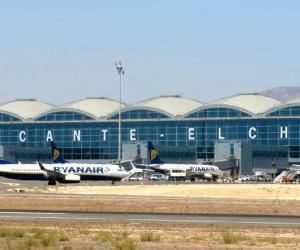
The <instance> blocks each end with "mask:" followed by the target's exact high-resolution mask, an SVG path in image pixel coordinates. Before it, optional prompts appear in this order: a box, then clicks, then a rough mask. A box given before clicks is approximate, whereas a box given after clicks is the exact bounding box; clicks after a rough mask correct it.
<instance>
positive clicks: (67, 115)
mask: <svg viewBox="0 0 300 250" xmlns="http://www.w3.org/2000/svg"><path fill="white" fill-rule="evenodd" d="M92 119H93V118H92V117H90V116H87V115H85V114H82V113H78V112H73V111H59V112H53V113H48V114H46V115H44V116H41V117H39V118H37V119H36V120H37V121H82V120H92Z"/></svg>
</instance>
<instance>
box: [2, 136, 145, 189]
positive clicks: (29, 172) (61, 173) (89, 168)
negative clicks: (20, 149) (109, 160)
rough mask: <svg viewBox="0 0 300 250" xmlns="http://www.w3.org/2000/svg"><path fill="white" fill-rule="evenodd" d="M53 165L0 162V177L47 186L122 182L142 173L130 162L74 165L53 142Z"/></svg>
mask: <svg viewBox="0 0 300 250" xmlns="http://www.w3.org/2000/svg"><path fill="white" fill-rule="evenodd" d="M51 148H52V156H53V163H52V164H42V163H41V162H39V161H38V162H37V163H36V164H21V163H20V164H13V163H10V162H7V161H0V175H1V176H4V177H8V178H14V179H25V180H48V184H49V185H55V184H56V181H58V182H62V183H74V182H75V183H76V182H80V180H117V181H118V180H122V179H126V178H129V177H130V176H132V175H134V174H137V173H140V172H142V170H141V169H137V168H135V166H134V165H133V163H132V162H131V161H125V162H121V164H120V165H119V164H98V163H74V162H68V161H66V160H65V159H64V158H63V156H62V155H61V150H60V149H58V148H57V147H56V145H55V143H54V142H51Z"/></svg>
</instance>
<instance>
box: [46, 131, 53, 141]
mask: <svg viewBox="0 0 300 250" xmlns="http://www.w3.org/2000/svg"><path fill="white" fill-rule="evenodd" d="M46 141H53V138H52V132H51V130H48V132H47V138H46Z"/></svg>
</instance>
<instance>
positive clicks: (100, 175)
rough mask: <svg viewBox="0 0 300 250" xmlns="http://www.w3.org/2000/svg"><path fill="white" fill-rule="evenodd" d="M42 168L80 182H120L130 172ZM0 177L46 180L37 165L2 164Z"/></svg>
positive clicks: (109, 167)
mask: <svg viewBox="0 0 300 250" xmlns="http://www.w3.org/2000/svg"><path fill="white" fill-rule="evenodd" d="M44 167H45V168H46V169H47V170H51V171H54V172H58V173H61V174H66V175H67V174H73V175H79V176H80V178H81V179H82V180H84V179H95V180H98V179H99V180H102V179H112V180H121V179H123V178H125V177H126V176H128V175H129V174H130V171H126V170H124V169H123V168H122V167H119V165H114V164H87V163H63V164H62V163H53V164H44ZM0 175H2V176H5V177H10V178H16V179H47V173H46V172H45V171H43V170H41V169H40V167H39V166H38V164H2V165H0Z"/></svg>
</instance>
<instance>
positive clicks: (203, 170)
mask: <svg viewBox="0 0 300 250" xmlns="http://www.w3.org/2000/svg"><path fill="white" fill-rule="evenodd" d="M148 151H149V154H150V165H149V167H151V168H153V169H154V170H156V171H159V172H170V171H171V170H174V169H180V170H188V169H191V172H192V176H195V177H197V176H199V177H204V178H205V179H212V178H215V177H219V176H221V175H222V173H223V172H222V171H221V170H220V169H219V167H218V166H213V165H203V164H183V163H182V164H179V163H164V162H163V161H161V160H160V157H159V154H158V152H157V150H156V149H155V148H154V146H153V144H152V143H151V142H150V141H149V142H148Z"/></svg>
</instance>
